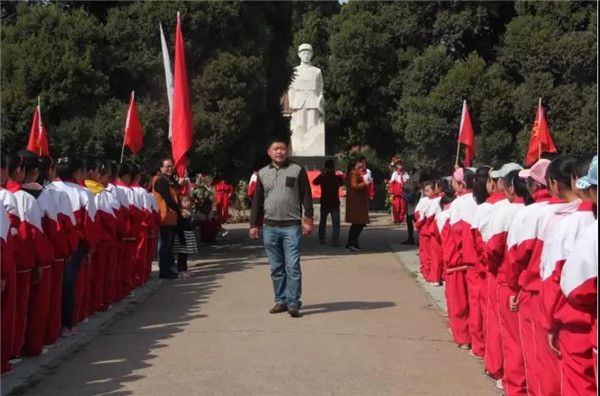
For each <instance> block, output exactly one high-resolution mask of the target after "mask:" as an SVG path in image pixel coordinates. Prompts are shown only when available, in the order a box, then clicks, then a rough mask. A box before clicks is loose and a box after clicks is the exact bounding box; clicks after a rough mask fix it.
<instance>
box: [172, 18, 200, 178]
mask: <svg viewBox="0 0 600 396" xmlns="http://www.w3.org/2000/svg"><path fill="white" fill-rule="evenodd" d="M174 74H175V78H174V80H175V83H174V89H173V115H172V117H173V118H172V120H171V121H172V122H171V125H172V126H173V131H172V133H173V138H172V140H171V147H172V151H173V161H174V162H175V168H176V169H177V174H178V175H179V176H180V177H183V175H184V173H185V166H186V157H185V153H186V152H187V151H188V150H189V148H190V147H192V142H193V139H194V137H193V134H192V108H191V106H190V93H189V90H188V79H187V72H186V69H185V52H184V47H183V35H182V34H181V20H180V18H179V13H177V29H176V31H175V73H174Z"/></svg>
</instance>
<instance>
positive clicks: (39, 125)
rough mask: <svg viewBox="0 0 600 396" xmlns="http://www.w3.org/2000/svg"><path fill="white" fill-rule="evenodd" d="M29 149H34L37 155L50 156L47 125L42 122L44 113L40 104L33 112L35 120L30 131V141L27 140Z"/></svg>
mask: <svg viewBox="0 0 600 396" xmlns="http://www.w3.org/2000/svg"><path fill="white" fill-rule="evenodd" d="M27 150H29V151H33V152H34V153H36V154H37V155H44V156H47V157H49V156H50V149H49V148H48V133H47V132H46V126H45V125H44V123H43V122H42V113H41V111H40V106H39V105H38V106H37V107H36V109H35V111H34V112H33V120H32V121H31V130H30V131H29V142H27Z"/></svg>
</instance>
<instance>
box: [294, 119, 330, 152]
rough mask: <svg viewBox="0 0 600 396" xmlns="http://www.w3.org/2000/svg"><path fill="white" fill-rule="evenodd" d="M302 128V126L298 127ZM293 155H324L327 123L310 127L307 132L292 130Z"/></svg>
mask: <svg viewBox="0 0 600 396" xmlns="http://www.w3.org/2000/svg"><path fill="white" fill-rule="evenodd" d="M298 129H301V128H298ZM291 143H292V156H295V157H315V156H318V157H322V156H324V155H325V124H324V123H320V124H317V125H314V126H312V127H310V128H309V129H308V130H307V131H306V132H303V131H301V130H296V131H294V130H292V139H291Z"/></svg>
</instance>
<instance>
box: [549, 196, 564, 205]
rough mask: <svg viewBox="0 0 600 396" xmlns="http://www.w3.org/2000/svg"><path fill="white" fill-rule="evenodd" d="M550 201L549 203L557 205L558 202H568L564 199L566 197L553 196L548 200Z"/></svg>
mask: <svg viewBox="0 0 600 396" xmlns="http://www.w3.org/2000/svg"><path fill="white" fill-rule="evenodd" d="M548 203H549V204H550V205H556V204H564V203H567V201H566V200H564V199H561V198H559V197H552V198H550V201H548Z"/></svg>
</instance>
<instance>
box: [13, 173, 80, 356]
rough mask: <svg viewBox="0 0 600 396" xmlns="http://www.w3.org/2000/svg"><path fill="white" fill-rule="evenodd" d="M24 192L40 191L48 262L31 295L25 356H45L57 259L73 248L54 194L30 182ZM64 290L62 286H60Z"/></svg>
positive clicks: (37, 199) (38, 199)
mask: <svg viewBox="0 0 600 396" xmlns="http://www.w3.org/2000/svg"><path fill="white" fill-rule="evenodd" d="M23 188H24V189H27V190H29V191H37V192H38V193H39V195H38V196H37V198H36V201H37V203H38V205H39V207H40V210H41V212H42V215H43V217H42V229H43V231H44V235H45V239H44V240H45V243H46V247H45V248H44V251H45V255H44V259H43V260H42V261H41V262H40V270H41V272H42V276H41V279H40V280H39V281H38V282H36V283H33V284H32V285H31V289H30V292H29V308H28V310H27V312H28V315H27V326H26V328H25V344H24V345H23V348H22V351H21V354H22V355H23V356H37V355H39V354H41V353H42V350H43V347H44V341H45V336H46V330H47V329H48V324H49V321H50V317H51V316H50V308H51V307H50V299H51V296H52V294H53V293H52V288H53V286H56V285H54V283H53V280H52V274H53V266H54V260H55V259H56V258H58V257H65V256H68V254H69V245H68V240H67V238H66V235H65V233H64V230H63V229H62V226H61V224H60V223H59V221H58V213H59V210H58V207H57V206H56V203H55V201H54V198H53V196H52V192H50V191H49V190H48V189H43V187H42V186H41V185H40V184H38V183H27V184H25V185H23ZM60 287H61V288H62V285H60Z"/></svg>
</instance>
